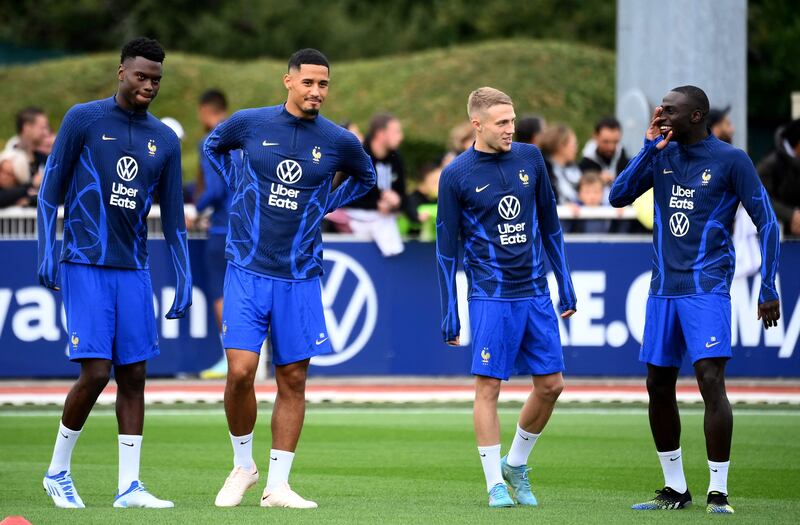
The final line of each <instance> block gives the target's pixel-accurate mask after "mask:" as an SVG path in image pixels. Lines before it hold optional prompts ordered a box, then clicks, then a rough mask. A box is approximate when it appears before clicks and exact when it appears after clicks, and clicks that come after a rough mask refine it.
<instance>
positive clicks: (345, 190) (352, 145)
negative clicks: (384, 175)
mask: <svg viewBox="0 0 800 525" xmlns="http://www.w3.org/2000/svg"><path fill="white" fill-rule="evenodd" d="M337 145H338V146H339V154H340V156H341V158H342V162H341V164H340V165H339V169H338V171H343V172H344V173H349V174H350V176H349V177H348V178H347V179H346V180H345V181H344V182H343V183H342V184H340V185H339V187H337V188H336V189H335V190H334V191H333V192H331V194H330V195H328V203H327V206H325V213H326V214H327V213H330V212H332V211H333V210H335V209H337V208H341V207H342V206H346V205H348V204H349V203H351V202H353V201H354V200H356V199H358V198H359V197H361V196H362V195H365V194H366V193H367V192H368V191H369V190H370V189H372V187H373V186H375V180H376V176H375V168H374V167H373V166H372V159H370V158H369V155H367V152H366V151H364V147H363V146H362V145H361V143H360V142H359V141H358V139H357V138H356V136H355V135H353V134H352V133H350V132H349V131H344V132H343V133H342V134H341V136H340V138H339V141H338V143H337Z"/></svg>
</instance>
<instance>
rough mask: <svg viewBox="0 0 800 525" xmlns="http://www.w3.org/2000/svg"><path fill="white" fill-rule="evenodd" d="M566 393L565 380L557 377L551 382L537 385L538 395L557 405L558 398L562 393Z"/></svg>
mask: <svg viewBox="0 0 800 525" xmlns="http://www.w3.org/2000/svg"><path fill="white" fill-rule="evenodd" d="M563 391H564V378H562V377H557V378H553V379H551V380H548V381H547V382H545V383H540V384H538V385H536V394H537V395H538V396H539V397H541V398H543V399H545V400H547V401H550V402H552V403H555V402H556V400H557V399H558V396H560V395H561V392H563Z"/></svg>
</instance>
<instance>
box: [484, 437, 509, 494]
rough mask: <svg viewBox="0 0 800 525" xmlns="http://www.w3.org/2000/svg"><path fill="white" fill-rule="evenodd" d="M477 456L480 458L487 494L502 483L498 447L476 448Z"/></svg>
mask: <svg viewBox="0 0 800 525" xmlns="http://www.w3.org/2000/svg"><path fill="white" fill-rule="evenodd" d="M478 454H479V455H480V457H481V465H483V475H484V477H486V491H487V492H488V491H490V490H492V487H494V486H495V485H497V484H498V483H503V475H502V474H501V473H500V445H491V446H488V447H478Z"/></svg>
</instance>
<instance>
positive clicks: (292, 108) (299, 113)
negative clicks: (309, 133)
mask: <svg viewBox="0 0 800 525" xmlns="http://www.w3.org/2000/svg"><path fill="white" fill-rule="evenodd" d="M283 107H284V108H286V112H287V113H289V114H290V115H291V116H293V117H295V118H299V119H300V120H314V119H315V118H317V116H316V115H309V114H308V113H306V112H305V111H303V110H302V109H300V108H299V107H298V106H296V105H294V104H292V103H291V102H290V101H288V100H287V101H286V104H284V105H283Z"/></svg>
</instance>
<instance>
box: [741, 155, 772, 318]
mask: <svg viewBox="0 0 800 525" xmlns="http://www.w3.org/2000/svg"><path fill="white" fill-rule="evenodd" d="M732 174H733V184H734V188H735V190H736V195H737V196H738V197H739V200H740V201H742V205H743V206H744V209H745V210H747V214H748V215H749V216H750V218H751V219H752V220H753V224H755V225H756V228H757V229H758V239H759V241H760V242H759V247H760V248H761V293H760V294H759V297H758V319H760V320H761V321H762V322H763V323H764V328H769V327H770V326H777V325H778V319H780V316H781V312H780V303H779V301H778V289H777V287H776V286H775V277H776V276H777V274H778V256H779V255H780V227H779V225H778V219H777V218H776V217H775V212H774V211H773V209H772V204H771V203H770V198H769V195H768V194H767V190H766V189H765V188H764V185H763V184H761V180H760V179H759V178H758V174H757V173H756V169H755V167H754V166H753V162H752V161H751V160H750V157H748V156H747V154H746V153H745V152H743V151H738V152H737V156H736V159H735V161H734V163H733V168H732Z"/></svg>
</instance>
